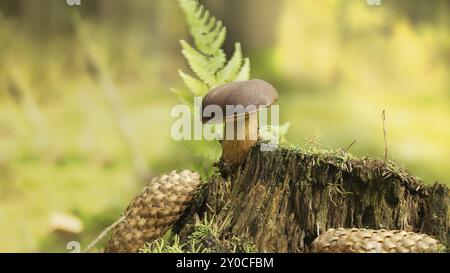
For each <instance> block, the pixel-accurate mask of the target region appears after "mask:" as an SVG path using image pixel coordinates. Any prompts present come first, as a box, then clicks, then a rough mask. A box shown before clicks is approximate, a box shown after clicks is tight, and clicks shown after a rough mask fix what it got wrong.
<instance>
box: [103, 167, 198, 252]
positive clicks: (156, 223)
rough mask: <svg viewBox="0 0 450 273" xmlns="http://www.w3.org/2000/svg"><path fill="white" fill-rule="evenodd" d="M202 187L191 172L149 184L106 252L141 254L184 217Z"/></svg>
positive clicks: (135, 201)
mask: <svg viewBox="0 0 450 273" xmlns="http://www.w3.org/2000/svg"><path fill="white" fill-rule="evenodd" d="M199 185H200V175H199V174H198V173H195V172H191V171H188V170H185V171H182V172H180V173H177V172H176V171H172V172H171V173H170V174H169V175H163V176H161V177H157V178H154V179H153V180H152V181H151V182H149V183H147V185H146V186H145V187H144V189H143V190H142V192H141V193H140V194H139V195H138V196H136V197H135V198H134V199H133V201H132V202H131V204H130V205H129V206H128V208H127V210H126V211H125V213H124V216H125V218H124V220H123V221H122V222H120V223H119V224H118V225H117V226H116V227H114V229H113V231H112V233H111V237H110V239H109V242H108V245H107V246H106V248H105V252H137V251H138V250H139V249H140V248H142V247H143V246H144V244H145V243H147V242H151V241H153V240H155V239H157V238H159V237H161V236H162V235H164V233H165V232H166V231H167V230H168V229H169V228H170V226H171V225H172V224H173V223H174V222H175V221H177V220H178V219H179V218H180V216H181V215H182V214H183V212H184V210H185V209H186V207H187V205H188V204H189V202H190V201H191V200H192V198H193V197H194V196H195V192H196V190H197V188H198V186H199Z"/></svg>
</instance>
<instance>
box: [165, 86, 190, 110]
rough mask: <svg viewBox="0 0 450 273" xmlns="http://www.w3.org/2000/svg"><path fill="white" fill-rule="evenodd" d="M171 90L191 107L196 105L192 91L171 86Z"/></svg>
mask: <svg viewBox="0 0 450 273" xmlns="http://www.w3.org/2000/svg"><path fill="white" fill-rule="evenodd" d="M170 91H172V92H173V93H174V94H175V95H177V97H178V99H179V100H180V101H181V103H183V104H185V105H187V106H189V107H190V108H191V109H192V108H193V106H194V103H193V101H194V96H193V95H192V94H191V93H190V92H187V91H186V90H184V89H181V90H180V89H175V88H171V89H170Z"/></svg>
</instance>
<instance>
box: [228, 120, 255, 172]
mask: <svg viewBox="0 0 450 273" xmlns="http://www.w3.org/2000/svg"><path fill="white" fill-rule="evenodd" d="M251 115H255V116H251ZM241 119H242V118H241ZM230 126H233V128H234V130H233V135H232V136H230V133H228V134H227V130H229V129H231V128H230ZM257 138H258V115H257V113H251V114H249V113H247V114H245V119H244V120H239V118H236V117H234V118H233V120H232V121H228V122H225V126H224V139H223V140H222V157H223V159H224V161H225V162H227V163H229V164H235V163H241V162H242V161H243V160H244V159H245V158H246V157H247V154H248V152H249V151H250V149H251V148H252V146H253V145H254V144H255V143H256V141H257Z"/></svg>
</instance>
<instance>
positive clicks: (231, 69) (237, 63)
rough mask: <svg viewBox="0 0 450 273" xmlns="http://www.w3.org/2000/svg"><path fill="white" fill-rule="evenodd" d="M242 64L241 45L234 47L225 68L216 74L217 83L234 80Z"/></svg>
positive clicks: (237, 44)
mask: <svg viewBox="0 0 450 273" xmlns="http://www.w3.org/2000/svg"><path fill="white" fill-rule="evenodd" d="M241 64H242V50H241V44H239V43H236V44H235V45H234V54H233V57H231V59H230V61H229V62H228V63H227V65H225V67H224V68H223V69H222V70H220V71H219V72H218V73H217V77H216V79H217V81H218V82H219V83H227V82H230V81H232V80H234V79H235V78H236V76H237V74H238V73H239V70H240V68H241Z"/></svg>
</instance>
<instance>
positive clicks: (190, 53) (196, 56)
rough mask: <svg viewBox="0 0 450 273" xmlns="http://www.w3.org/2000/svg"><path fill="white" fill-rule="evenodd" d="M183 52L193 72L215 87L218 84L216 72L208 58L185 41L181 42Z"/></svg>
mask: <svg viewBox="0 0 450 273" xmlns="http://www.w3.org/2000/svg"><path fill="white" fill-rule="evenodd" d="M180 43H181V46H182V48H183V50H182V51H181V52H182V53H183V55H184V57H185V58H186V60H187V61H188V63H189V66H190V67H191V69H192V71H194V73H195V74H196V75H197V76H198V77H199V78H200V79H201V80H202V81H203V82H204V83H206V84H207V85H209V86H211V85H214V83H215V82H216V79H215V76H214V70H213V68H212V67H211V65H210V64H211V62H209V61H208V58H207V57H206V56H204V55H202V54H201V53H200V52H198V51H197V50H196V49H195V48H193V47H192V46H191V45H190V44H189V43H187V42H186V41H184V40H181V41H180Z"/></svg>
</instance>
